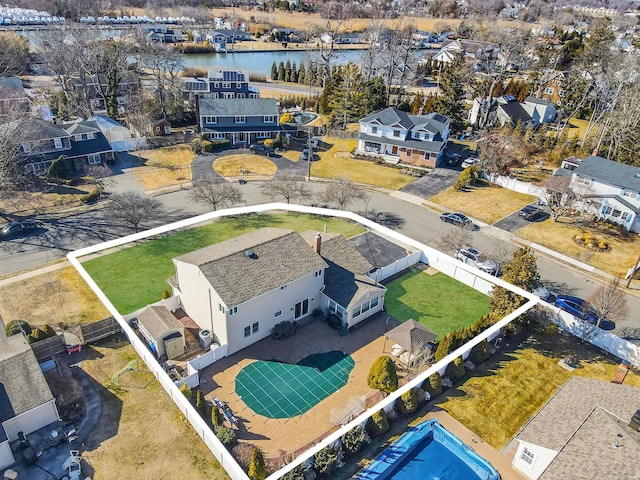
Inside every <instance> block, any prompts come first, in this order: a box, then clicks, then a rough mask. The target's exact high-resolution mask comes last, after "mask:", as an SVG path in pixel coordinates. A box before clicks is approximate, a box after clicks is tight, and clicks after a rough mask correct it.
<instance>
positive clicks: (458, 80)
mask: <svg viewBox="0 0 640 480" xmlns="http://www.w3.org/2000/svg"><path fill="white" fill-rule="evenodd" d="M463 61H464V59H463V56H462V55H457V56H456V58H455V60H454V61H453V62H452V63H451V64H450V65H449V66H448V67H447V68H446V69H445V70H444V71H443V72H442V75H441V76H440V90H441V92H442V93H441V94H440V96H439V97H438V99H437V100H436V105H435V110H436V111H437V112H438V113H441V114H442V115H446V116H447V117H449V118H450V119H451V129H452V130H456V131H460V130H462V126H463V124H464V105H463V103H462V102H461V100H462V98H463V96H464V84H463V82H462V75H461V71H462V68H463Z"/></svg>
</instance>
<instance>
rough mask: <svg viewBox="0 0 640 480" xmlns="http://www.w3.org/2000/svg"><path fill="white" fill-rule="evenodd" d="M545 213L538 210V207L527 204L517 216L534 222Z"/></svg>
mask: <svg viewBox="0 0 640 480" xmlns="http://www.w3.org/2000/svg"><path fill="white" fill-rule="evenodd" d="M545 215H546V213H545V212H544V211H543V210H540V209H539V208H538V207H536V206H534V205H527V206H526V207H524V208H523V209H522V210H520V211H519V212H518V216H519V217H520V218H522V219H524V220H528V221H529V222H535V221H536V220H538V219H540V218H542V217H544V216H545Z"/></svg>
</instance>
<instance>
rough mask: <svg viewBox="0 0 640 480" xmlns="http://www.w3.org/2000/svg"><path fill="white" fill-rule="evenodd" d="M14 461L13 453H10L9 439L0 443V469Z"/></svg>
mask: <svg viewBox="0 0 640 480" xmlns="http://www.w3.org/2000/svg"><path fill="white" fill-rule="evenodd" d="M14 463H15V459H14V458H13V453H11V447H10V446H9V441H5V442H2V443H0V470H4V469H5V468H7V467H9V466H10V465H13V464H14Z"/></svg>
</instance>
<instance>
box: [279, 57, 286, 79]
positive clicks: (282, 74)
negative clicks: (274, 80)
mask: <svg viewBox="0 0 640 480" xmlns="http://www.w3.org/2000/svg"><path fill="white" fill-rule="evenodd" d="M284 79H285V69H284V63H282V62H280V64H279V65H278V81H279V82H284Z"/></svg>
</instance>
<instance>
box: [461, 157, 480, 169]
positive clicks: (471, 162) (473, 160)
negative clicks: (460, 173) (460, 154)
mask: <svg viewBox="0 0 640 480" xmlns="http://www.w3.org/2000/svg"><path fill="white" fill-rule="evenodd" d="M477 165H480V159H479V158H478V157H469V158H465V160H464V162H462V168H469V167H475V166H477Z"/></svg>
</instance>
